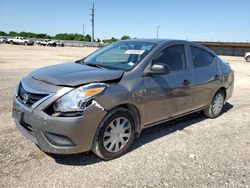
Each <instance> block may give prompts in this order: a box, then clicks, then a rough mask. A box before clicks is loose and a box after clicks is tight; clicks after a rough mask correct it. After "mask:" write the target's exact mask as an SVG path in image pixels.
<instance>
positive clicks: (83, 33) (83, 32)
mask: <svg viewBox="0 0 250 188" xmlns="http://www.w3.org/2000/svg"><path fill="white" fill-rule="evenodd" d="M84 35H85V31H84V24H82V39H83V41H84Z"/></svg>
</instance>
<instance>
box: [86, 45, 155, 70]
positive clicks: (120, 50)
mask: <svg viewBox="0 0 250 188" xmlns="http://www.w3.org/2000/svg"><path fill="white" fill-rule="evenodd" d="M154 46H155V44H152V43H147V42H135V41H120V42H116V43H113V44H110V45H108V46H105V47H103V48H101V49H100V50H98V51H96V52H95V53H93V54H91V55H90V56H88V57H87V58H85V59H84V63H85V64H87V65H88V64H95V65H97V66H101V67H104V68H109V69H115V70H116V69H117V70H125V71H129V70H131V69H133V68H134V67H135V66H136V65H137V64H138V63H139V62H140V61H141V60H142V59H143V58H144V57H145V56H146V55H147V54H148V53H149V52H150V51H151V50H152V49H153V47H154Z"/></svg>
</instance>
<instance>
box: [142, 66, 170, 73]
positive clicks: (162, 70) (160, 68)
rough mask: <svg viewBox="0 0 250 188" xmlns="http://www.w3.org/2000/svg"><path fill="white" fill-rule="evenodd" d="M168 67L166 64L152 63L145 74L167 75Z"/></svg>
mask: <svg viewBox="0 0 250 188" xmlns="http://www.w3.org/2000/svg"><path fill="white" fill-rule="evenodd" d="M168 73H169V67H168V66H167V65H166V64H162V63H155V64H154V63H153V64H152V66H151V67H150V68H149V70H148V71H147V72H146V75H150V74H168Z"/></svg>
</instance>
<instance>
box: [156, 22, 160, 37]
mask: <svg viewBox="0 0 250 188" xmlns="http://www.w3.org/2000/svg"><path fill="white" fill-rule="evenodd" d="M159 29H160V26H159V25H158V26H157V31H156V38H159Z"/></svg>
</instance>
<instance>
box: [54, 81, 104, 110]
mask: <svg viewBox="0 0 250 188" xmlns="http://www.w3.org/2000/svg"><path fill="white" fill-rule="evenodd" d="M107 87H108V86H107V85H106V84H103V83H92V84H88V85H85V86H82V87H79V88H76V89H74V90H72V91H70V92H68V93H67V94H65V95H64V96H63V97H61V98H59V99H58V100H57V101H56V102H55V103H54V105H53V109H54V112H55V113H68V112H69V113H74V112H76V113H77V112H82V111H83V110H84V109H85V106H86V103H87V102H88V101H89V100H91V99H92V98H93V97H96V96H98V95H101V94H103V93H104V91H105V90H106V89H107Z"/></svg>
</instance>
